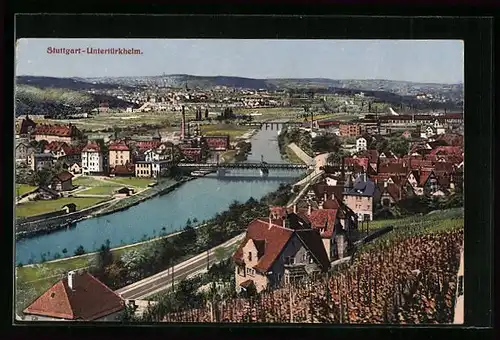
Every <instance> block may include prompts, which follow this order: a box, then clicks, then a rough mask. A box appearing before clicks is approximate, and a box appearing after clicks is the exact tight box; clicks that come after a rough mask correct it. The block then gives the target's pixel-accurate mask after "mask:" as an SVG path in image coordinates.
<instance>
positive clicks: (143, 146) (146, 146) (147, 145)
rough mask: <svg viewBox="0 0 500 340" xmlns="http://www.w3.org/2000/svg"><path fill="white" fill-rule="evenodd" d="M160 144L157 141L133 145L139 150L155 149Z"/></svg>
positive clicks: (140, 142)
mask: <svg viewBox="0 0 500 340" xmlns="http://www.w3.org/2000/svg"><path fill="white" fill-rule="evenodd" d="M160 144H161V141H158V140H142V141H137V142H136V143H135V145H136V146H137V148H138V149H139V150H147V149H156V148H157V147H159V146H160Z"/></svg>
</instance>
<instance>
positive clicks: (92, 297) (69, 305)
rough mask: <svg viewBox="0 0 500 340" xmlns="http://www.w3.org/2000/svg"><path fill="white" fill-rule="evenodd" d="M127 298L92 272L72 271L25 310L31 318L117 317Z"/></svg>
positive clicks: (90, 318) (120, 313) (110, 319)
mask: <svg viewBox="0 0 500 340" xmlns="http://www.w3.org/2000/svg"><path fill="white" fill-rule="evenodd" d="M124 309H125V301H124V300H123V299H122V298H121V297H120V296H118V295H117V294H116V293H115V292H113V291H112V290H111V289H110V288H108V287H107V286H105V285H104V284H103V283H102V282H101V281H99V280H98V279H96V278H95V277H94V276H93V275H91V274H89V273H86V272H84V273H78V272H74V271H72V272H69V273H68V276H67V277H65V278H63V279H61V280H59V281H57V282H56V283H55V284H54V285H53V286H52V287H50V288H49V289H48V290H47V291H45V293H43V294H42V295H41V296H39V297H38V298H37V299H36V300H35V301H33V303H31V304H30V305H29V306H28V307H27V308H26V309H25V310H24V311H23V314H24V320H28V321H36V320H39V321H118V320H120V316H121V315H122V312H123V311H124Z"/></svg>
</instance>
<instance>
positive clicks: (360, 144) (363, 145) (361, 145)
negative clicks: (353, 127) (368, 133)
mask: <svg viewBox="0 0 500 340" xmlns="http://www.w3.org/2000/svg"><path fill="white" fill-rule="evenodd" d="M366 149H367V141H366V138H364V137H359V138H358V139H356V151H357V152H360V151H365V150H366Z"/></svg>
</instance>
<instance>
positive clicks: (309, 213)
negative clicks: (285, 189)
mask: <svg viewBox="0 0 500 340" xmlns="http://www.w3.org/2000/svg"><path fill="white" fill-rule="evenodd" d="M311 211H312V207H311V203H310V202H309V205H308V207H307V214H308V215H311Z"/></svg>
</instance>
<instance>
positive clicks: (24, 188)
mask: <svg viewBox="0 0 500 340" xmlns="http://www.w3.org/2000/svg"><path fill="white" fill-rule="evenodd" d="M35 189H36V187H34V186H31V185H27V184H16V195H19V196H21V195H24V194H25V193H27V192H30V191H33V190H35Z"/></svg>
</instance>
